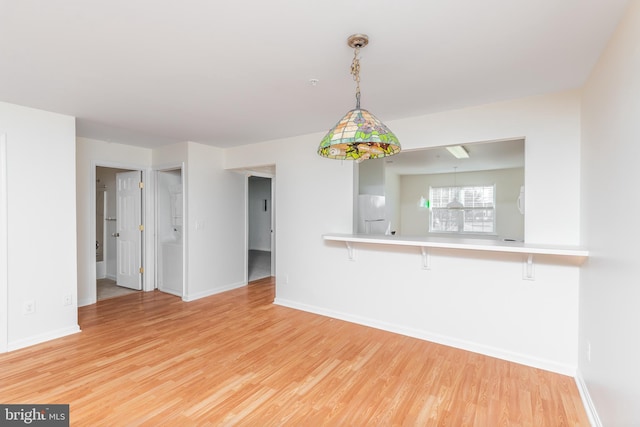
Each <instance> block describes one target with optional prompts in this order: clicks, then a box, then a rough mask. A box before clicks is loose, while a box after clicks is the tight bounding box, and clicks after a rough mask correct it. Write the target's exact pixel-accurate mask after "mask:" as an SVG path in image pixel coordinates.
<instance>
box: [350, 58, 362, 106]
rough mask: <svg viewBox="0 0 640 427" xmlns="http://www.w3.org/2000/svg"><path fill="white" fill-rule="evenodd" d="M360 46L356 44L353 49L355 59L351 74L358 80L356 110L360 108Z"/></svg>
mask: <svg viewBox="0 0 640 427" xmlns="http://www.w3.org/2000/svg"><path fill="white" fill-rule="evenodd" d="M359 53H360V46H356V47H355V48H354V51H353V61H352V62H351V75H352V76H353V80H355V81H356V110H359V109H360V59H359V58H358V54H359Z"/></svg>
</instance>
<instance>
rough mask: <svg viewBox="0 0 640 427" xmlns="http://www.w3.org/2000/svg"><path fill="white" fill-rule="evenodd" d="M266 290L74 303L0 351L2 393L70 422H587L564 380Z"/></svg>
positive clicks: (268, 286) (254, 286) (265, 285)
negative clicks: (53, 328) (66, 318)
mask: <svg viewBox="0 0 640 427" xmlns="http://www.w3.org/2000/svg"><path fill="white" fill-rule="evenodd" d="M273 298H274V285H273V281H272V279H271V278H267V279H263V280H260V281H256V282H252V283H251V284H249V286H247V287H244V288H240V289H236V290H233V291H229V292H225V293H223V294H219V295H214V296H211V297H209V298H204V299H201V300H198V301H193V302H189V303H185V302H183V301H182V300H181V299H179V298H177V297H175V296H172V295H168V294H163V293H161V292H149V293H143V292H141V293H136V294H132V295H127V296H123V297H119V298H113V299H108V300H104V301H99V302H98V303H97V304H95V305H92V306H88V307H82V308H80V310H79V319H80V326H81V328H82V330H83V332H81V333H79V334H75V335H72V336H68V337H65V338H61V339H58V340H55V341H52V342H48V343H44V344H40V345H37V346H33V347H29V348H26V349H22V350H18V351H14V352H11V353H6V354H1V355H0V402H1V403H68V404H70V410H71V425H72V426H137V425H144V426H192V425H251V426H277V425H293V426H319V425H331V426H341V425H345V426H347V425H348V426H364V425H367V426H369V425H375V426H393V425H406V426H536V427H539V426H554V427H555V426H588V425H589V423H588V420H587V417H586V414H585V411H584V408H583V406H582V403H581V401H580V397H579V394H578V391H577V388H576V385H575V383H574V380H573V379H572V378H569V377H565V376H562V375H558V374H553V373H550V372H546V371H542V370H539V369H534V368H529V367H525V366H522V365H518V364H515V363H509V362H505V361H502V360H498V359H494V358H490V357H486V356H481V355H478V354H474V353H469V352H465V351H462V350H456V349H452V348H449V347H445V346H441V345H438V344H433V343H429V342H425V341H421V340H418V339H414V338H409V337H405V336H401V335H396V334H392V333H389V332H384V331H379V330H376V329H372V328H367V327H364V326H360V325H355V324H351V323H347V322H343V321H339V320H335V319H330V318H327V317H322V316H317V315H314V314H310V313H305V312H301V311H296V310H292V309H289V308H285V307H279V306H276V305H273V304H272V301H273Z"/></svg>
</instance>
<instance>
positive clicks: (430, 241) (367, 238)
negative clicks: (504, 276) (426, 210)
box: [322, 234, 589, 258]
mask: <svg viewBox="0 0 640 427" xmlns="http://www.w3.org/2000/svg"><path fill="white" fill-rule="evenodd" d="M322 237H323V238H324V240H334V241H338V242H352V243H370V244H378V245H398V246H418V247H426V248H447V249H467V250H473V251H491V252H512V253H521V254H535V255H564V256H575V257H581V258H586V257H588V256H589V251H587V250H586V249H583V248H581V247H579V246H559V245H540V244H531V243H523V242H505V241H502V240H490V239H473V238H471V239H461V238H448V237H411V236H383V235H370V234H325V235H323V236H322Z"/></svg>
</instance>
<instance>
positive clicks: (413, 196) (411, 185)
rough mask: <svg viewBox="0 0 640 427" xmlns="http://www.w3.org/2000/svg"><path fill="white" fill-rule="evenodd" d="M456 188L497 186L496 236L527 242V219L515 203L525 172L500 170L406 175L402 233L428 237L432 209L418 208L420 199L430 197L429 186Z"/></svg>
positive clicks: (401, 192) (403, 194)
mask: <svg viewBox="0 0 640 427" xmlns="http://www.w3.org/2000/svg"><path fill="white" fill-rule="evenodd" d="M454 180H455V182H456V185H492V184H495V186H496V206H495V215H496V235H497V236H498V237H499V238H511V239H516V240H522V239H524V216H523V215H522V214H521V213H520V212H519V211H518V206H517V204H516V200H517V198H518V196H519V195H520V186H521V185H524V169H522V168H514V169H498V170H488V171H475V172H460V173H457V174H455V177H454V174H453V173H442V174H428V175H426V174H425V175H404V176H402V177H401V178H400V181H401V184H400V189H401V190H400V194H401V196H400V206H401V208H400V211H401V214H400V215H401V216H400V224H399V225H400V226H399V234H402V235H407V236H427V235H429V234H431V233H429V210H428V209H424V208H418V199H419V198H420V196H423V197H424V198H425V199H428V198H429V187H430V186H433V187H445V186H452V185H453V183H454Z"/></svg>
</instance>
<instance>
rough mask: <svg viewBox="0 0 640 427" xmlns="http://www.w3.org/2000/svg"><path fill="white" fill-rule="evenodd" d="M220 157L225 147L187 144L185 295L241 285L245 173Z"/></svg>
mask: <svg viewBox="0 0 640 427" xmlns="http://www.w3.org/2000/svg"><path fill="white" fill-rule="evenodd" d="M223 161H224V150H222V149H220V148H215V147H210V146H207V145H202V144H197V143H194V142H189V143H188V168H187V174H186V175H187V197H186V203H187V212H188V214H187V222H186V224H188V236H189V238H188V243H187V244H188V248H187V260H188V261H187V266H188V273H189V274H188V281H187V285H186V294H185V296H184V297H183V298H184V299H185V300H194V299H197V298H202V297H205V296H208V295H213V294H216V293H219V292H222V291H225V290H228V289H233V288H236V287H239V286H242V285H244V284H246V279H245V277H246V271H245V268H244V266H245V261H244V260H245V257H246V234H245V224H246V220H245V215H244V213H245V200H246V199H245V194H244V193H245V177H244V175H242V174H239V173H236V172H231V171H226V170H223Z"/></svg>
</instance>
